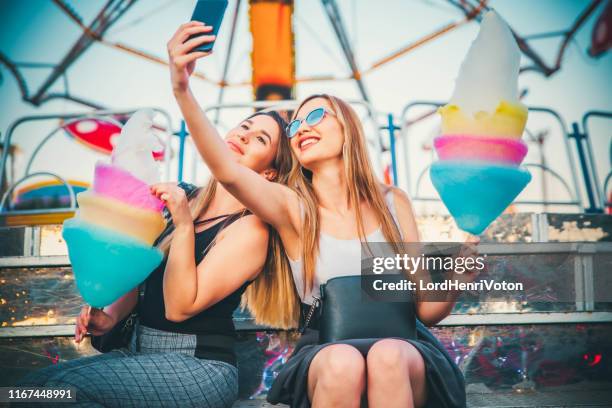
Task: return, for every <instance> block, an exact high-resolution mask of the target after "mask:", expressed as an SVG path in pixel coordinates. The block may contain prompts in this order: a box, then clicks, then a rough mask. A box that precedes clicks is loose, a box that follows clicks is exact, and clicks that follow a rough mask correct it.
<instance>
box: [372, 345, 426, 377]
mask: <svg viewBox="0 0 612 408" xmlns="http://www.w3.org/2000/svg"><path fill="white" fill-rule="evenodd" d="M367 366H368V374H371V373H372V372H374V373H380V374H382V375H385V374H391V373H397V372H401V373H402V374H403V375H407V376H410V375H417V374H418V373H419V371H421V372H424V362H423V357H422V356H421V353H419V351H418V350H417V349H416V348H415V347H414V346H413V345H412V344H410V343H408V342H406V341H403V340H396V339H383V340H380V341H378V342H376V343H375V344H374V345H373V346H372V347H371V348H370V351H369V352H368V355H367Z"/></svg>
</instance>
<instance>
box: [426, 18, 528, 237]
mask: <svg viewBox="0 0 612 408" xmlns="http://www.w3.org/2000/svg"><path fill="white" fill-rule="evenodd" d="M519 63H520V51H519V49H518V46H517V44H516V41H515V40H514V37H513V35H512V32H511V31H510V28H509V27H508V26H507V25H506V24H505V23H504V21H503V20H502V19H501V18H500V17H499V16H498V15H497V13H495V12H494V11H489V12H488V13H487V14H486V15H485V17H484V18H483V20H482V23H481V26H480V32H479V33H478V36H477V37H476V40H474V42H473V43H472V46H471V47H470V50H469V51H468V54H467V56H466V58H465V60H464V61H463V64H462V65H461V69H460V72H459V76H458V77H457V81H456V84H455V90H454V91H453V96H452V97H451V100H450V103H449V104H448V105H446V106H444V107H442V108H440V109H439V110H438V112H439V113H440V115H441V116H442V135H441V136H439V137H437V138H436V139H435V141H434V147H435V149H436V152H437V154H438V157H439V158H440V161H439V162H437V163H434V164H433V165H432V166H431V170H430V176H431V180H432V183H433V185H434V187H435V188H436V190H437V191H438V193H439V194H440V198H441V199H442V202H443V203H444V205H445V206H446V207H447V209H448V210H449V212H450V213H451V215H452V216H453V218H454V219H455V221H456V222H457V225H458V226H459V227H460V228H461V229H463V230H464V231H468V232H470V233H472V234H476V235H478V234H481V233H482V232H483V231H484V230H485V229H486V228H487V227H488V225H489V224H490V223H491V222H492V221H493V220H495V218H497V217H498V216H499V215H500V214H501V213H502V212H503V211H504V210H505V209H506V208H507V207H508V205H510V203H511V202H512V201H513V200H514V199H515V198H516V197H517V196H518V194H520V192H521V191H522V190H523V189H524V188H525V186H526V185H527V184H528V183H529V182H530V181H531V175H530V174H529V172H528V171H527V170H525V169H521V168H518V166H520V164H521V163H522V161H523V159H524V158H525V155H526V154H527V145H526V144H525V143H524V142H523V141H522V140H521V136H522V134H523V131H524V129H525V124H526V123H527V114H528V111H527V108H526V107H525V106H524V105H523V104H521V103H520V101H519V100H518V74H519Z"/></svg>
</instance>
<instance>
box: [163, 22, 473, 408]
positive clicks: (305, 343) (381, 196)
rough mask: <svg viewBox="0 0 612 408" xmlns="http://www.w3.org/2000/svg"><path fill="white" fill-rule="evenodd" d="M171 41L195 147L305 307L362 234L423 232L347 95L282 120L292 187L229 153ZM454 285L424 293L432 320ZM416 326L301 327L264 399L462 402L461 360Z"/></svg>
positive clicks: (318, 100) (388, 236) (313, 102)
mask: <svg viewBox="0 0 612 408" xmlns="http://www.w3.org/2000/svg"><path fill="white" fill-rule="evenodd" d="M209 30H210V27H206V26H204V25H202V24H199V23H191V24H190V25H187V26H185V27H183V28H182V31H183V36H188V35H190V34H195V33H206V32H208V31H209ZM170 52H171V54H173V55H175V59H174V62H173V64H172V67H171V70H172V72H173V84H174V88H175V96H176V99H177V101H178V104H179V106H180V108H181V111H182V113H183V116H184V118H185V120H186V122H187V125H188V127H189V129H190V131H191V134H192V137H193V141H194V143H195V145H196V147H197V148H198V150H199V152H200V154H201V155H202V157H203V158H204V160H205V161H206V163H207V164H208V166H209V168H210V170H211V171H212V173H213V174H214V176H215V177H216V178H217V180H219V182H220V183H221V184H222V185H223V186H224V187H225V188H226V189H227V190H228V191H229V192H230V193H232V194H233V195H235V196H236V197H237V198H238V199H239V200H240V201H241V202H242V203H243V204H244V205H245V206H246V207H247V208H248V209H249V210H251V211H253V213H254V214H257V215H258V216H259V217H260V218H261V219H262V220H265V221H266V222H268V223H269V224H271V225H272V226H273V227H274V228H275V229H276V230H277V231H278V233H279V235H280V237H281V240H282V243H283V245H284V248H285V250H286V252H287V255H288V256H289V258H290V263H291V269H292V272H293V277H294V281H295V285H296V288H297V292H298V294H299V297H300V300H301V301H302V303H304V304H306V306H307V307H308V306H309V304H311V303H312V302H313V298H314V297H318V296H319V286H320V285H321V284H323V283H325V282H326V281H327V280H328V279H330V278H332V277H336V276H343V275H356V274H359V271H360V243H361V242H363V241H370V242H375V241H378V242H383V241H387V242H402V241H403V242H417V241H418V232H417V227H416V222H415V218H414V215H413V211H412V207H411V204H410V200H409V199H408V197H407V196H406V195H405V194H404V193H403V192H401V191H400V190H398V189H389V188H387V187H385V186H383V185H382V184H381V183H379V182H377V181H376V179H375V177H374V172H373V170H372V166H371V164H370V161H369V159H368V156H367V152H366V141H365V137H364V133H363V129H362V126H361V123H360V121H359V119H358V117H357V115H356V114H355V112H354V111H353V109H352V108H351V107H350V106H349V105H348V104H347V103H345V102H343V101H342V100H340V99H338V98H336V97H333V96H329V95H315V96H311V97H309V98H307V99H306V100H305V101H303V102H302V104H301V105H300V106H299V107H298V109H297V110H296V111H295V113H294V120H293V121H292V122H291V123H290V125H289V127H288V130H287V132H288V137H289V138H290V144H291V150H292V153H293V154H294V157H295V159H296V161H295V162H294V165H293V168H292V170H291V174H290V176H289V181H288V185H289V186H290V187H291V188H289V187H287V186H284V185H279V184H275V183H264V182H262V181H261V179H260V178H259V177H257V175H256V174H255V173H254V172H253V171H251V170H250V169H248V168H247V167H245V166H241V165H240V164H238V163H235V162H233V161H231V160H228V159H229V157H230V155H231V152H230V151H229V149H228V148H227V146H226V144H224V143H223V142H222V140H221V139H220V138H219V137H218V134H217V132H216V130H215V128H214V127H213V126H212V125H211V123H210V122H209V121H208V119H207V118H206V116H205V115H204V114H203V113H202V111H201V110H200V109H199V107H198V104H197V102H196V100H195V98H194V97H193V95H192V94H191V92H190V90H189V86H188V83H187V81H178V80H177V75H176V71H177V70H180V69H181V65H180V61H181V59H182V58H184V57H183V56H182V49H181V47H180V46H177V47H175V48H173V49H172V50H170ZM205 55H206V54H204V53H202V54H200V55H199V56H197V57H196V58H199V57H202V56H205ZM187 77H188V76H187V75H183V76H181V77H180V78H181V79H183V80H184V79H185V78H187ZM471 241H472V242H476V240H471ZM474 277H475V275H474V274H472V273H468V274H464V276H463V280H464V281H469V280H473V279H474ZM292 295H293V293H291V292H289V291H287V292H286V293H285V294H284V296H286V297H287V298H289V297H291V296H292ZM456 296H457V293H449V294H448V296H447V299H446V300H445V301H442V302H424V301H418V299H417V303H416V314H417V316H416V317H418V319H419V320H420V321H421V322H423V323H425V324H427V325H433V324H436V323H437V322H439V321H440V320H442V319H443V318H444V317H445V316H447V315H448V314H449V313H450V311H451V309H452V307H453V305H454V301H455V298H456ZM417 328H418V330H417V331H418V336H417V338H416V339H405V340H404V339H373V340H371V341H367V342H364V341H351V340H348V341H341V342H336V343H333V344H317V343H318V341H317V337H316V332H313V333H312V335H309V336H304V337H303V338H302V341H301V342H300V344H298V347H297V348H296V351H295V352H294V354H293V356H292V357H291V359H290V360H289V361H288V363H287V364H286V365H285V366H284V368H283V369H282V370H281V372H280V374H279V376H278V377H277V379H276V381H275V383H274V385H273V386H272V389H271V391H270V393H269V395H268V400H269V401H271V402H273V403H277V402H284V403H289V404H291V405H292V406H293V407H307V406H310V405H311V404H312V405H313V406H315V407H331V406H333V407H345V406H346V407H357V406H359V404H360V401H361V398H362V396H364V397H365V398H367V401H368V403H369V406H370V407H410V406H425V405H427V406H432V407H461V406H465V404H466V402H465V389H464V382H463V377H462V375H461V372H460V371H459V369H458V368H457V366H456V365H455V364H454V363H453V361H452V360H451V359H450V358H449V356H448V355H447V354H446V352H445V351H444V349H443V347H442V346H441V345H440V343H439V342H438V341H437V340H436V339H435V338H434V337H433V336H432V335H431V333H429V332H428V331H427V329H426V328H425V327H424V326H423V325H422V324H420V323H419V324H417ZM366 390H367V392H366Z"/></svg>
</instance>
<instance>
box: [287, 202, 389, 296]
mask: <svg viewBox="0 0 612 408" xmlns="http://www.w3.org/2000/svg"><path fill="white" fill-rule="evenodd" d="M385 200H386V201H387V206H388V207H389V211H390V212H391V215H392V216H393V219H394V220H395V223H396V224H397V225H398V226H399V223H398V221H397V215H396V211H395V203H394V199H393V193H392V192H391V190H389V191H388V192H387V193H386V194H385ZM366 241H367V242H386V239H385V236H384V235H383V233H382V230H381V228H380V227H379V228H378V229H377V230H376V231H374V232H373V233H371V234H369V235H368V236H366ZM289 264H290V265H291V272H292V273H293V280H294V282H295V287H296V289H297V291H298V295H299V296H300V299H301V300H302V302H303V303H307V304H312V301H313V296H316V297H317V298H320V297H321V291H320V289H319V287H320V286H321V285H322V284H325V283H326V282H327V281H328V280H329V279H331V278H336V277H338V276H350V275H359V274H360V273H361V241H360V240H359V238H354V239H339V238H334V237H332V236H330V235H327V234H325V233H320V237H319V256H318V257H317V261H316V266H315V276H314V282H313V286H312V290H311V291H310V292H309V293H306V295H304V275H303V271H302V261H301V260H297V261H294V260H292V259H289Z"/></svg>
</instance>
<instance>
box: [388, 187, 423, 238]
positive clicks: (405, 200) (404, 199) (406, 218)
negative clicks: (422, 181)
mask: <svg viewBox="0 0 612 408" xmlns="http://www.w3.org/2000/svg"><path fill="white" fill-rule="evenodd" d="M390 190H391V194H392V195H393V196H392V197H393V205H394V206H395V211H396V213H397V218H398V221H399V224H400V228H401V229H402V235H403V237H404V241H406V242H416V241H419V232H418V227H417V224H416V219H415V216H414V210H413V208H412V201H411V200H410V198H409V197H408V194H406V192H405V191H404V190H402V189H400V188H397V187H390Z"/></svg>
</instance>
